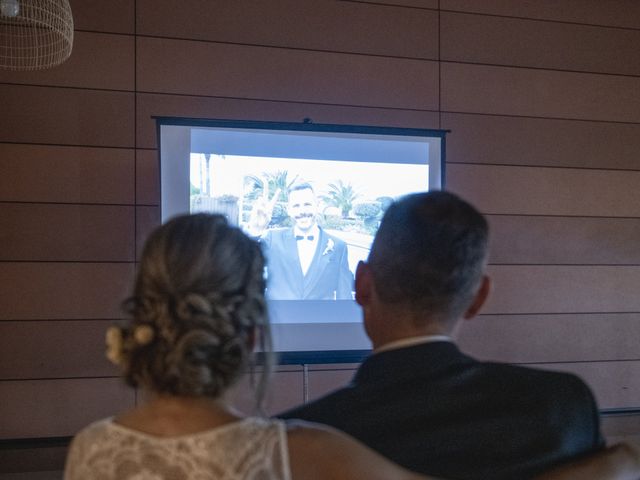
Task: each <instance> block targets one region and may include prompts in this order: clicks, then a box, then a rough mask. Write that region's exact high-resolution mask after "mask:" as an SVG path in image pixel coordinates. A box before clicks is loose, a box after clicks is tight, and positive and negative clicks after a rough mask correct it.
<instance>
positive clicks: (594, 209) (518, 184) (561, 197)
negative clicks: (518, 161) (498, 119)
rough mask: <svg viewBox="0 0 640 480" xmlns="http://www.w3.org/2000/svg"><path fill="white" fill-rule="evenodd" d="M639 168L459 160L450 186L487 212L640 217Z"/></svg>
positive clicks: (449, 177) (449, 175)
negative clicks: (573, 166)
mask: <svg viewBox="0 0 640 480" xmlns="http://www.w3.org/2000/svg"><path fill="white" fill-rule="evenodd" d="M639 182H640V171H639V172H623V171H616V170H609V171H605V170H602V171H600V170H575V169H562V168H538V167H510V166H494V165H459V164H451V165H448V167H447V188H448V189H449V190H452V191H454V192H457V193H459V194H460V195H462V196H463V197H465V198H466V199H467V200H469V201H470V202H471V203H473V204H475V205H476V206H477V207H478V208H479V209H480V210H481V211H482V212H483V213H487V214H521V215H568V216H572V215H573V216H603V217H640V189H638V185H639V184H640V183H639Z"/></svg>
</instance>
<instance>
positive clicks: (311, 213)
mask: <svg viewBox="0 0 640 480" xmlns="http://www.w3.org/2000/svg"><path fill="white" fill-rule="evenodd" d="M287 213H288V214H289V216H290V217H291V218H292V219H293V222H294V224H295V226H296V228H298V229H299V230H301V231H302V232H307V231H309V230H311V229H312V228H313V227H314V226H315V224H316V215H317V214H318V200H317V199H316V195H315V193H314V191H313V187H312V186H311V185H310V184H309V183H299V184H297V185H294V186H293V187H291V189H290V190H289V202H288V205H287Z"/></svg>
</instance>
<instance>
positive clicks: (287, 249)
mask: <svg viewBox="0 0 640 480" xmlns="http://www.w3.org/2000/svg"><path fill="white" fill-rule="evenodd" d="M265 190H266V189H265ZM279 194H280V191H279V190H278V191H276V193H275V195H274V197H273V199H272V200H271V201H269V200H268V198H266V197H263V198H261V199H258V200H257V201H256V205H255V206H254V208H253V211H252V213H251V218H250V219H249V224H248V226H247V230H248V233H249V234H250V235H252V236H254V237H259V239H260V243H261V244H262V245H263V250H264V253H265V256H266V258H267V292H266V293H267V297H268V298H270V299H273V300H352V299H353V296H352V289H353V274H352V273H351V271H350V270H349V262H348V252H347V244H346V243H345V242H344V241H343V240H340V239H339V238H337V237H335V236H333V235H329V234H328V233H327V232H325V231H324V229H322V228H320V227H319V226H318V223H317V217H318V201H317V198H316V195H315V192H314V190H313V187H312V186H311V185H310V184H309V183H299V184H297V185H294V186H293V187H292V188H291V189H290V190H289V195H288V202H287V213H288V214H289V216H290V217H291V219H292V221H293V224H294V225H293V227H290V228H273V229H266V226H267V225H268V223H269V221H270V220H271V212H272V211H273V207H274V205H275V202H276V200H277V198H278V196H279Z"/></svg>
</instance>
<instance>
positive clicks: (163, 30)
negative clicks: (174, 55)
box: [137, 0, 438, 59]
mask: <svg viewBox="0 0 640 480" xmlns="http://www.w3.org/2000/svg"><path fill="white" fill-rule="evenodd" d="M194 11H197V12H199V15H193V12H194ZM137 12H138V17H139V22H138V25H137V30H138V33H139V34H142V35H152V36H159V37H173V38H183V39H196V40H207V41H219V42H235V43H245V44H254V45H265V46H279V47H291V48H295V49H301V48H304V49H315V50H332V51H341V52H356V53H367V54H374V55H390V56H401V57H418V58H429V59H436V58H438V23H437V22H438V13H437V12H436V11H434V10H416V9H407V8H397V7H390V6H387V5H384V6H382V5H381V6H377V7H376V6H372V5H362V4H358V3H350V2H318V1H317V0H271V1H269V2H263V1H260V0H252V1H249V2H241V3H240V2H221V3H217V4H216V5H215V8H211V3H210V2H209V1H208V0H188V1H183V2H181V6H180V8H175V5H172V4H171V3H165V2H156V1H153V0H142V1H138V3H137ZM356 30H357V32H358V34H357V35H354V34H353V32H354V31H356Z"/></svg>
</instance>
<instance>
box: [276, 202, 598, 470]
mask: <svg viewBox="0 0 640 480" xmlns="http://www.w3.org/2000/svg"><path fill="white" fill-rule="evenodd" d="M487 244H488V225H487V222H486V220H485V218H484V217H483V216H482V215H481V214H480V213H479V212H478V211H476V210H475V209H474V208H473V207H472V206H471V205H469V204H468V203H466V202H465V201H463V200H462V199H460V198H458V197H457V196H455V195H453V194H450V193H446V192H438V191H434V192H429V193H419V194H413V195H409V196H406V197H404V198H402V199H401V200H399V201H397V202H396V203H394V204H392V205H391V207H389V209H388V210H387V211H386V213H385V215H384V218H383V220H382V223H381V225H380V228H379V230H378V233H377V234H376V237H375V239H374V242H373V245H372V248H371V252H370V254H369V258H368V260H367V262H366V263H365V262H361V263H360V264H359V265H358V268H357V270H356V279H355V291H356V294H355V298H356V301H357V302H358V304H359V305H360V306H361V307H362V313H363V319H364V328H365V330H366V333H367V335H368V336H369V338H370V339H371V342H372V344H373V354H372V355H371V356H370V357H369V358H368V359H366V360H365V361H364V363H363V364H362V365H361V366H360V368H359V369H358V371H357V373H356V375H355V377H354V378H353V380H352V382H351V383H350V384H349V385H347V386H346V387H344V388H341V389H339V390H337V391H335V392H333V393H330V394H329V395H327V396H325V397H323V398H320V399H318V400H316V401H313V402H311V403H309V404H307V405H303V406H301V407H298V408H296V409H294V410H291V411H289V412H286V413H284V414H282V415H281V416H282V417H284V418H297V419H303V420H309V421H314V422H319V423H325V424H329V425H332V426H334V427H336V428H338V429H340V430H343V431H345V432H347V433H349V434H350V435H352V436H354V437H355V438H357V439H359V440H360V441H362V442H364V443H365V444H367V445H369V446H370V447H372V448H373V449H375V450H377V451H378V452H380V453H381V454H383V455H385V456H387V457H389V458H390V459H392V460H394V461H396V462H398V463H399V464H401V465H403V466H405V467H407V468H409V469H411V470H415V471H418V472H422V473H426V474H431V475H435V476H439V477H440V476H441V477H446V478H454V479H478V480H479V479H497V480H502V479H513V480H515V479H518V480H520V479H526V478H530V477H531V476H533V475H535V474H537V473H539V472H541V471H542V470H544V469H546V468H548V467H551V466H553V465H555V464H557V463H559V462H562V461H565V460H568V459H573V458H577V457H580V456H582V455H584V454H587V453H589V452H593V451H595V450H598V449H599V448H601V447H602V445H603V440H602V437H601V434H600V427H599V416H598V409H597V407H596V404H595V401H594V398H593V395H592V393H591V391H590V390H589V388H588V387H587V386H586V385H585V384H584V383H583V382H582V381H581V380H580V379H579V378H577V377H576V376H574V375H571V374H568V373H559V372H550V371H542V370H536V369H530V368H525V367H519V366H512V365H507V364H500V363H489V362H480V361H477V360H475V359H473V358H471V357H469V356H467V355H465V354H463V353H462V352H460V350H459V349H458V348H457V346H456V345H455V343H454V342H453V340H452V336H453V335H454V333H455V331H456V329H457V328H458V326H459V324H460V322H461V321H462V320H463V319H471V318H472V317H474V316H475V315H476V314H477V313H478V311H479V310H480V308H481V307H482V305H483V304H484V302H485V300H486V298H487V296H488V294H489V291H490V280H489V277H488V276H487V274H486V272H485V267H486V263H487Z"/></svg>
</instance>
